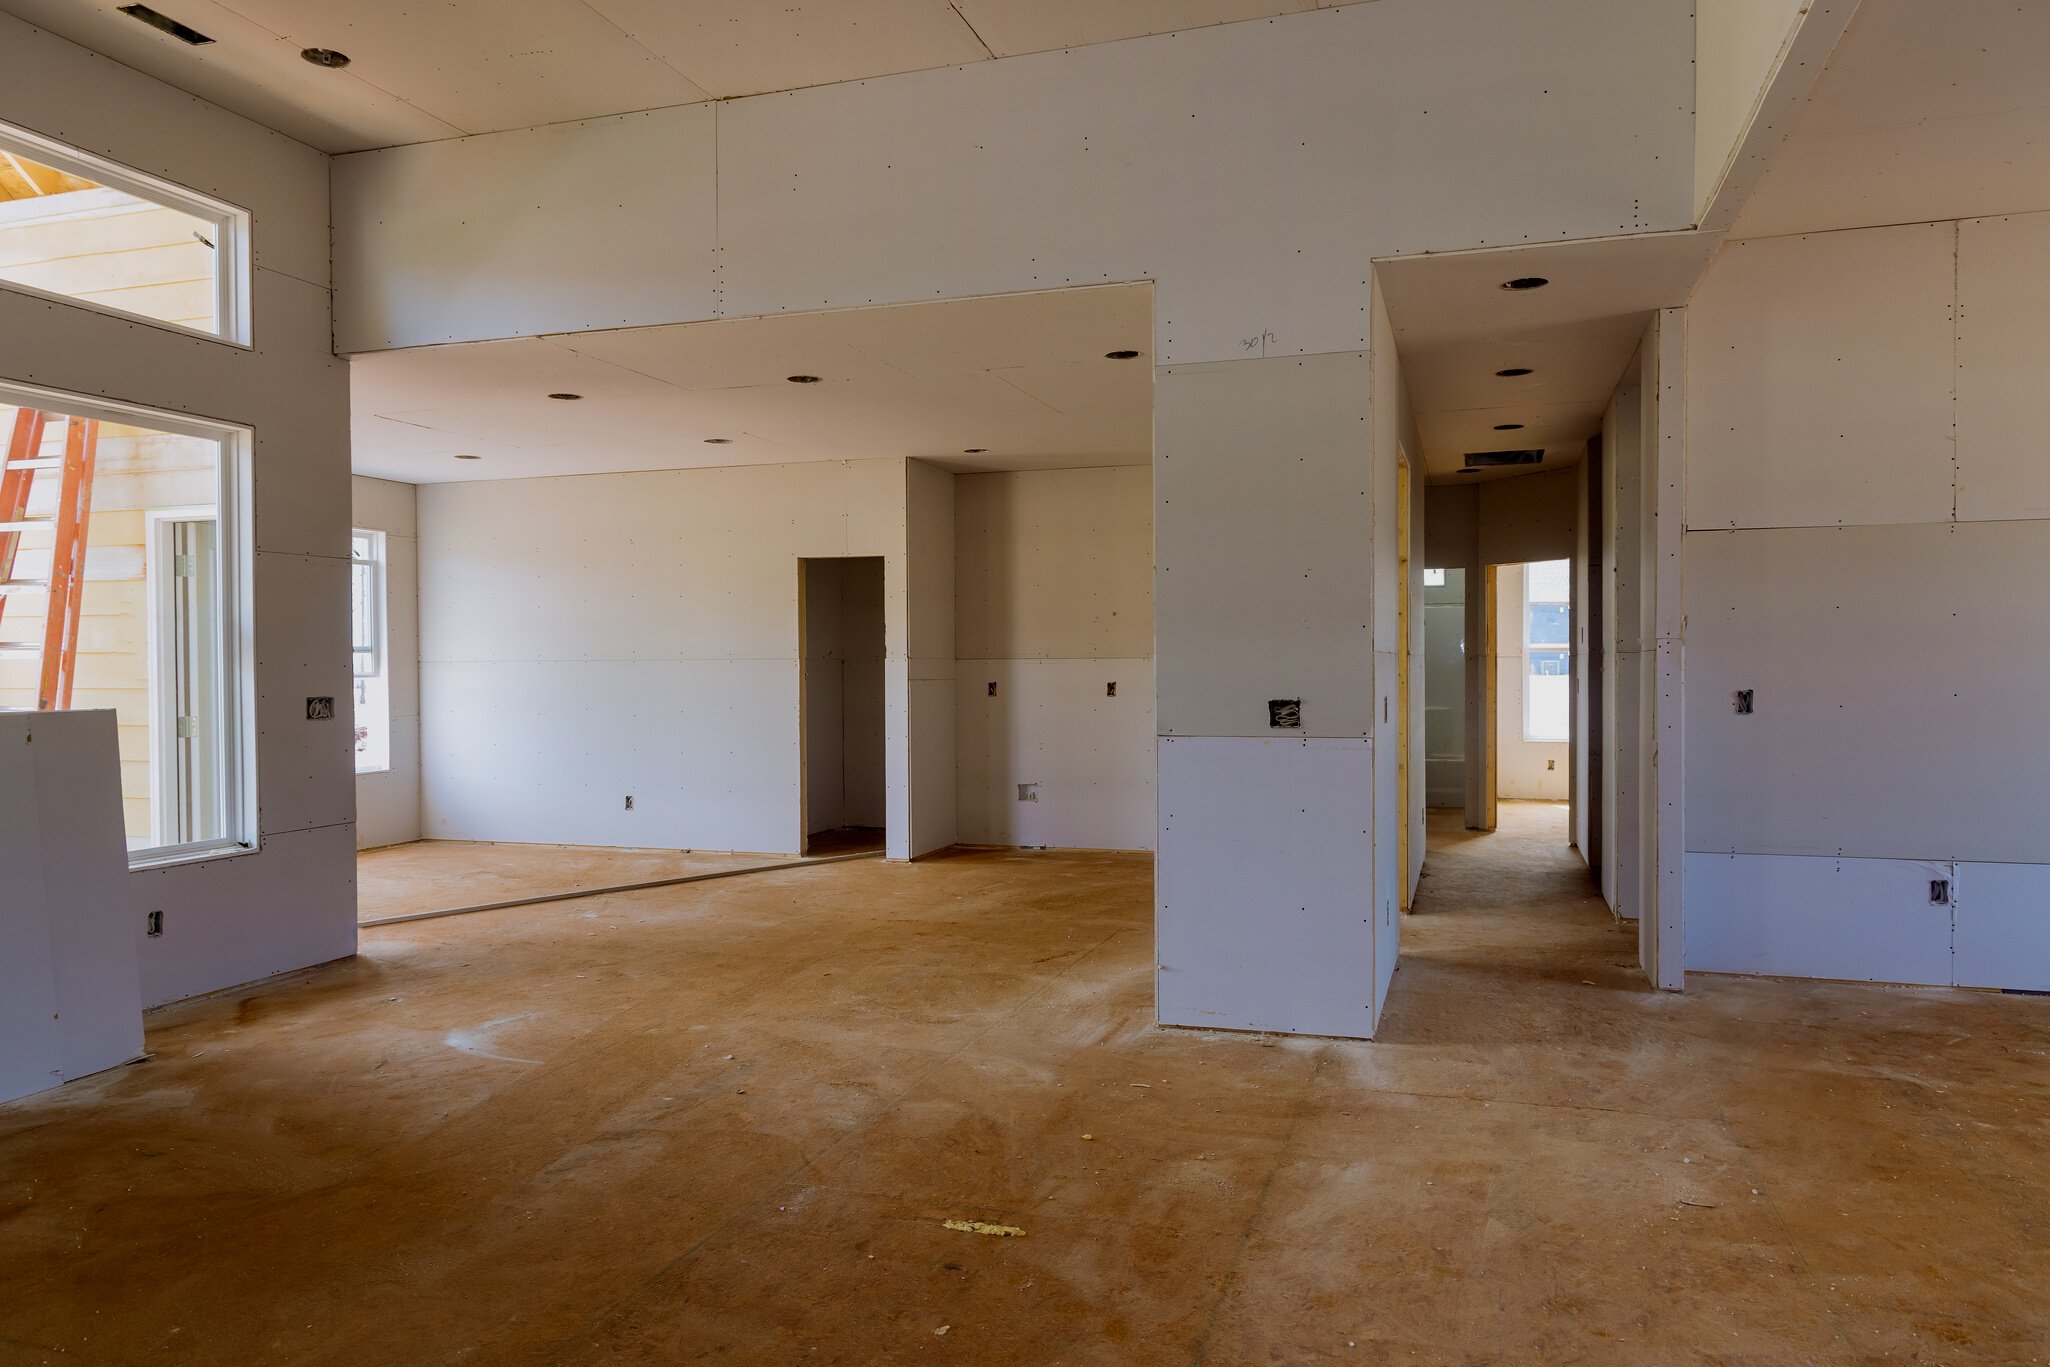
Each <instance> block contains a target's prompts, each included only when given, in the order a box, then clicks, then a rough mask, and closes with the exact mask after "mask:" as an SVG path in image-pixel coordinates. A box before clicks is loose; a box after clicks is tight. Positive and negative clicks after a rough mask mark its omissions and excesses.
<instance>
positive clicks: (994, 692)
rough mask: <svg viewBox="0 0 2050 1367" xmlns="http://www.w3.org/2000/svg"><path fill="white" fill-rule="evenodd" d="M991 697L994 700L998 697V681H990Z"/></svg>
mask: <svg viewBox="0 0 2050 1367" xmlns="http://www.w3.org/2000/svg"><path fill="white" fill-rule="evenodd" d="M989 695H990V696H991V697H992V698H994V697H995V696H996V695H997V681H996V680H995V679H991V680H990V681H989Z"/></svg>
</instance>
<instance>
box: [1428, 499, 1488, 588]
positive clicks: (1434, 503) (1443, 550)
mask: <svg viewBox="0 0 2050 1367" xmlns="http://www.w3.org/2000/svg"><path fill="white" fill-rule="evenodd" d="M1480 499H1481V491H1480V486H1479V485H1478V484H1432V485H1428V486H1426V487H1425V489H1424V556H1423V563H1424V564H1425V565H1427V566H1429V567H1430V568H1431V569H1434V570H1463V569H1465V568H1466V567H1467V566H1468V565H1474V564H1479V563H1480V554H1481V552H1480Z"/></svg>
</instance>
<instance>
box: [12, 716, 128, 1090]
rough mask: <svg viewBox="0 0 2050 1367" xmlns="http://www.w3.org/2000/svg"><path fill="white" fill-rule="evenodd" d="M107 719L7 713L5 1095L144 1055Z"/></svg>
mask: <svg viewBox="0 0 2050 1367" xmlns="http://www.w3.org/2000/svg"><path fill="white" fill-rule="evenodd" d="M115 732H116V728H115V717H114V714H113V713H112V712H111V711H89V712H62V713H54V714H47V713H46V714H35V713H30V714H17V715H12V716H5V717H0V780H4V781H0V789H4V791H5V794H6V795H5V796H4V797H0V812H4V814H5V816H6V817H7V818H8V820H7V821H6V824H5V825H4V826H0V842H4V843H0V855H4V858H0V867H5V868H6V870H7V876H8V897H7V910H6V914H5V915H4V916H0V944H4V945H5V946H6V948H7V950H8V951H9V952H8V953H6V954H5V955H4V956H0V1021H4V1023H5V1028H4V1029H0V1037H4V1039H0V1100H11V1099H12V1098H14V1097H17V1096H25V1095H27V1094H28V1093H30V1092H36V1091H41V1090H43V1089H44V1088H47V1087H52V1086H55V1085H56V1084H58V1083H60V1082H68V1081H70V1080H71V1079H73V1078H78V1077H84V1076H86V1075H87V1074H89V1073H96V1072H99V1071H100V1070H101V1069H103V1068H112V1067H114V1066H115V1065H117V1064H120V1063H125V1062H127V1061H128V1060H130V1059H132V1058H135V1057H137V1056H138V1055H139V1054H141V1053H142V992H141V985H140V981H139V979H138V976H137V971H136V940H137V935H136V923H135V917H134V914H133V908H132V907H131V906H130V904H129V894H130V891H131V889H130V886H129V884H130V878H129V874H128V860H127V845H126V841H125V838H124V835H123V826H122V815H121V777H120V774H121V757H120V749H119V742H118V740H117V737H116V734H115Z"/></svg>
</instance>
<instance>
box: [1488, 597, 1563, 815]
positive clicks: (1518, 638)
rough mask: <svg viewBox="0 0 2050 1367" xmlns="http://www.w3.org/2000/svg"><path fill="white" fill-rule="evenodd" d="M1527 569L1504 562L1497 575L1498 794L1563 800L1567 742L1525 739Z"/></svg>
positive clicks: (1553, 800) (1543, 799) (1507, 796)
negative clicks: (1524, 599)
mask: <svg viewBox="0 0 2050 1367" xmlns="http://www.w3.org/2000/svg"><path fill="white" fill-rule="evenodd" d="M1523 583H1524V567H1523V566H1521V565H1504V566H1502V567H1501V569H1500V570H1499V571H1497V573H1496V576H1495V620H1496V622H1497V623H1498V628H1497V648H1496V651H1495V796H1497V797H1499V798H1502V799H1504V800H1505V801H1508V800H1516V801H1544V802H1564V801H1565V800H1566V799H1567V797H1568V796H1569V794H1570V791H1571V790H1570V788H1569V787H1568V784H1567V779H1568V773H1567V765H1568V761H1569V755H1570V752H1571V750H1572V747H1571V746H1570V745H1569V744H1568V743H1567V742H1565V741H1535V740H1526V739H1525V738H1524V712H1525V707H1526V704H1527V702H1528V698H1527V693H1528V690H1529V686H1530V676H1529V672H1528V671H1527V670H1526V669H1525V666H1524V658H1525V657H1524V647H1523Z"/></svg>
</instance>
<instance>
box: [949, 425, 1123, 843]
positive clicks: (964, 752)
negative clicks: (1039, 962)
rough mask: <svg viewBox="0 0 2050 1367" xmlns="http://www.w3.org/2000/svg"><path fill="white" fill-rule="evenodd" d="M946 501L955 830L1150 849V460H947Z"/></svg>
mask: <svg viewBox="0 0 2050 1367" xmlns="http://www.w3.org/2000/svg"><path fill="white" fill-rule="evenodd" d="M954 510H955V514H954V556H955V575H956V598H955V607H954V623H955V625H954V639H955V648H956V649H957V650H958V651H959V652H960V658H959V660H958V667H957V670H956V679H957V682H956V688H955V715H956V719H957V724H958V727H959V736H958V745H959V750H958V756H957V759H958V764H959V770H958V774H957V781H956V793H957V795H958V802H959V820H960V830H959V836H960V839H961V840H962V841H964V842H966V843H969V844H991V845H1050V846H1067V847H1077V848H1097V849H1128V850H1150V849H1152V848H1153V846H1154V839H1155V820H1154V781H1153V737H1154V734H1155V722H1154V704H1153V472H1152V470H1151V468H1150V467H1148V466H1116V467H1105V468H1099V469H1080V470H1047V471H1033V472H1026V473H1015V474H979V475H957V476H955V477H954ZM1113 684H1114V685H1116V692H1115V694H1113V693H1112V692H1111V685H1113ZM992 685H994V690H993V691H992ZM1020 784H1031V785H1032V790H1031V797H1032V800H1031V801H1029V802H1028V801H1021V800H1020V798H1019V794H1018V788H1019V785H1020Z"/></svg>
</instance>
